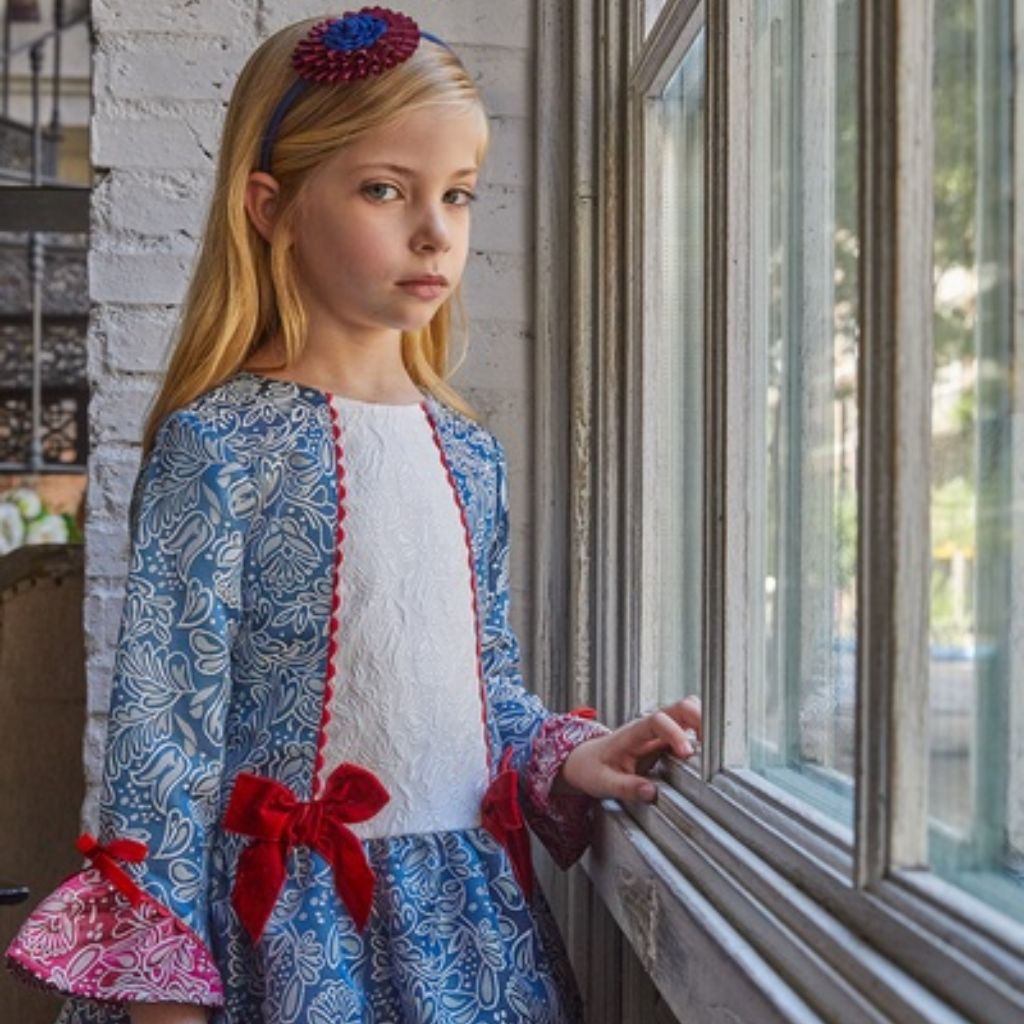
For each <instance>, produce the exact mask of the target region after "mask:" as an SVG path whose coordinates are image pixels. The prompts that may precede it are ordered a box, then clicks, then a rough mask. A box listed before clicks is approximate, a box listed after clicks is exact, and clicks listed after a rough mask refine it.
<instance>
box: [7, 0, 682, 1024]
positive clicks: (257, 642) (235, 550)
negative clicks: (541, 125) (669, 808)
mask: <svg viewBox="0 0 1024 1024" xmlns="http://www.w3.org/2000/svg"><path fill="white" fill-rule="evenodd" d="M486 146H487V120H486V116H485V113H484V110H483V107H482V105H481V102H480V98H479V96H478V94H477V91H476V89H475V88H474V86H473V83H472V81H471V79H470V77H469V76H468V74H467V73H466V71H465V69H464V68H463V66H462V65H461V64H460V62H459V60H458V58H457V57H456V56H455V55H454V54H453V53H452V52H451V50H450V49H449V48H448V47H447V46H446V44H445V43H443V42H442V41H441V40H439V39H437V38H435V37H434V36H431V35H429V34H428V33H426V32H421V31H420V30H419V29H418V27H417V26H416V24H415V23H414V22H413V21H412V20H411V19H410V18H408V17H407V16H405V15H402V14H400V13H397V12H394V11H390V10H387V9H384V8H378V7H373V8H364V9H363V10H362V11H360V12H359V13H358V14H346V15H345V16H344V17H341V18H336V19H328V20H326V21H322V22H303V23H299V24H296V25H292V26H290V27H288V28H285V29H283V30H282V31H281V32H279V33H277V34H276V35H275V36H274V37H272V38H271V39H269V40H268V41H267V42H266V43H264V44H263V45H262V46H261V47H260V48H259V49H258V50H257V51H256V52H255V54H253V56H252V57H251V58H250V60H249V62H248V64H247V65H246V67H245V69H244V70H243V72H242V74H241V76H240V78H239V81H238V84H237V86H236V88H235V90H234V95H233V96H232V99H231V104H230V108H229V110H228V113H227V119H226V124H225V129H224V137H223V148H222V152H221V155H220V163H219V167H218V176H217V182H216V189H215V193H214V198H213V203H212V207H211V211H210V216H209V222H208V226H207V230H206V233H205V236H204V242H203V249H202V253H201V255H200V258H199V261H198V265H197V268H196V272H195V276H194V279H193V281H192V284H191V288H190V291H189V294H188V297H187V301H186V303H185V308H184V314H183V320H182V325H181V329H180V333H179V340H178V343H177V346H176V348H175V351H174V353H173V356H172V358H171V361H170V365H169V369H168V372H167V375H166V379H165V381H164V384H163V388H162V390H161V391H160V394H159V396H158V398H157V401H156V404H155V406H154V409H153V411H152V413H151V416H150V419H149V421H148V423H147V425H146V431H145V437H144V443H143V460H142V464H141V467H140V470H139V475H138V478H137V481H136V486H135V489H134V492H133V495H132V503H131V508H130V513H129V518H130V524H131V542H132V543H131V557H130V564H129V576H128V582H127V589H126V593H125V601H124V610H123V613H122V619H121V626H120V633H119V637H118V645H117V651H116V658H115V670H114V678H113V693H112V700H111V707H110V719H109V731H108V736H107V747H106V759H105V767H104V776H103V786H102V792H101V812H100V830H99V837H98V839H94V838H93V837H91V836H89V835H85V836H82V837H81V839H80V840H79V848H80V849H81V851H82V852H83V854H84V855H85V856H86V857H87V858H88V864H87V866H86V867H85V869H84V870H82V871H81V872H79V873H77V874H75V875H73V876H72V877H71V878H69V879H67V880H66V881H65V882H64V883H63V884H62V885H60V886H59V887H58V888H57V890H56V891H55V892H54V893H52V894H51V895H50V896H49V897H47V898H46V899H45V900H44V901H43V902H42V904H41V905H40V906H39V907H38V908H37V909H36V910H35V911H34V912H33V914H32V915H31V916H30V918H29V919H28V920H27V921H26V923H25V924H24V926H23V927H22V929H21V931H20V933H19V935H18V936H17V937H16V939H15V941H14V942H13V943H12V944H11V946H10V948H9V949H8V951H7V959H8V963H9V964H10V965H11V966H12V967H13V968H14V969H15V970H16V971H17V972H18V973H19V974H20V975H21V976H23V977H25V978H27V979H28V980H31V981H34V982H36V983H39V984H42V985H45V986H47V987H50V988H52V989H54V990H56V991H58V992H61V993H64V994H66V995H68V996H70V997H71V998H70V999H69V1000H68V1001H67V1003H66V1004H65V1007H64V1011H63V1013H62V1015H61V1017H60V1020H61V1021H62V1022H64V1024H71V1022H75V1024H86V1022H107V1024H110V1022H128V1021H131V1022H134V1024H153V1022H162V1024H167V1022H174V1024H192V1022H203V1021H207V1020H212V1021H216V1022H222V1024H228V1022H230V1024H256V1022H260V1021H264V1022H268V1024H291V1022H295V1024H300V1022H301V1024H342V1022H378V1024H383V1022H389V1024H398V1022H426V1021H434V1022H443V1024H449V1022H450V1024H455V1022H466V1024H475V1022H498V1021H502V1022H523V1024H526V1022H529V1024H537V1022H542V1021H551V1022H563V1021H578V1020H580V1019H581V1007H580V1000H579V994H578V991H577V988H576V985H575V983H574V980H573V977H572V973H571V970H570V968H569V965H568V961H567V959H566V955H565V950H564V947H563V945H562V942H561V939H560V937H559V935H558V932H557V930H556V927H555V925H554V922H553V919H552V917H551V915H550V912H549V909H548V906H547V904H546V903H545V901H544V898H543V895H542V894H541V892H540V891H539V890H538V888H537V886H536V883H535V880H534V876H533V871H532V867H531V862H530V841H529V837H528V835H527V831H526V825H527V824H528V825H529V826H530V827H532V829H533V831H534V832H535V833H536V834H537V836H538V837H539V839H540V840H541V841H542V842H543V843H544V844H545V846H546V847H547V849H548V850H549V851H550V852H551V854H552V856H553V857H554V859H555V860H556V862H557V863H559V864H560V865H561V866H563V867H566V866H568V865H570V864H571V863H573V862H574V861H575V860H576V859H577V858H578V857H579V856H580V855H581V853H582V852H583V850H584V849H585V847H586V845H587V843H588V841H589V831H588V830H589V827H590V820H591V816H592V812H593V809H594V806H595V802H596V799H597V798H601V797H614V798H619V799H624V800H652V799H654V795H655V791H654V786H653V784H652V782H651V781H650V780H649V779H647V778H645V777H644V776H645V773H646V772H647V771H648V770H649V769H650V768H651V767H652V766H653V764H654V762H655V761H656V759H657V758H658V756H659V755H660V754H661V753H663V752H667V751H671V752H673V753H675V754H677V755H678V756H680V757H687V756H689V755H690V754H691V753H692V752H693V751H692V747H691V744H690V742H689V740H688V738H687V731H686V730H688V729H692V730H694V731H696V732H699V728H700V708H699V705H698V704H697V702H696V701H695V700H687V701H684V702H681V703H679V704H675V705H672V706H670V707H668V708H665V709H663V710H662V711H658V712H655V713H653V714H650V715H647V716H644V717H642V718H640V719H638V720H636V721H634V722H631V723H630V724H628V725H625V726H623V727H621V728H619V729H617V730H615V731H611V730H609V729H607V728H605V727H604V726H602V725H600V724H599V723H597V722H596V721H593V720H592V717H591V713H590V712H589V709H577V711H576V712H575V713H573V712H570V713H567V714H555V713H552V712H550V711H548V710H546V709H545V708H544V707H543V706H542V704H541V703H540V701H539V700H538V699H537V697H536V696H534V695H532V694H530V693H529V692H527V690H526V689H525V688H524V686H523V682H522V678H521V673H520V657H519V647H518V642H517V639H516V636H515V634H514V633H513V631H512V629H511V628H510V625H509V582H508V566H509V547H508V542H509V525H508V494H507V466H506V459H505V454H504V450H503V448H502V445H501V444H500V443H499V441H498V440H497V439H496V438H495V437H494V435H493V434H491V433H490V432H489V431H487V430H486V429H485V428H484V427H482V426H481V425H480V424H479V423H478V422H477V421H476V420H475V419H474V417H473V416H472V415H471V412H470V410H469V409H468V408H467V406H466V405H465V403H464V402H463V401H462V400H461V399H460V398H459V397H458V395H457V394H456V393H455V392H454V391H453V389H452V388H451V387H450V386H449V385H448V384H447V383H446V380H445V378H446V375H448V373H449V372H450V371H449V368H448V366H447V357H448V347H449V346H448V342H449V325H450V319H451V318H450V308H451V303H452V301H453V299H454V298H455V297H456V296H457V295H458V291H457V288H458V283H459V280H460V278H461V276H462V272H463V268H464V266H465V263H466V257H467V251H468V244H469V220H470V218H469V208H470V204H471V202H472V200H473V199H474V198H475V197H474V194H473V189H474V187H475V183H476V180H477V176H478V174H479V168H480V163H481V161H482V159H483V156H484V153H485V150H486Z"/></svg>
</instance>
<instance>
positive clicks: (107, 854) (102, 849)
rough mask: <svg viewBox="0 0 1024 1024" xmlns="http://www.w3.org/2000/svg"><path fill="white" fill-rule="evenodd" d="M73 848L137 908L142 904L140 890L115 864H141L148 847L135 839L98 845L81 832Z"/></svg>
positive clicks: (133, 880) (132, 879)
mask: <svg viewBox="0 0 1024 1024" xmlns="http://www.w3.org/2000/svg"><path fill="white" fill-rule="evenodd" d="M75 846H77V847H78V849H79V850H80V851H81V853H83V854H84V855H85V856H86V857H88V858H89V860H91V861H92V863H93V864H94V865H95V867H96V869H97V870H98V871H99V873H100V874H101V875H102V876H103V877H104V878H105V879H106V880H107V881H108V882H110V884H111V885H113V886H114V888H115V889H117V890H118V892H121V893H123V894H124V895H125V896H126V897H127V898H128V900H129V901H130V902H131V905H132V906H133V907H137V906H138V905H139V904H140V903H141V902H142V890H141V889H140V888H139V886H138V884H137V883H136V881H135V879H134V878H132V876H131V875H129V874H128V872H127V871H125V869H124V868H122V867H121V866H120V865H119V864H118V863H117V862H118V861H119V860H126V861H128V862H129V863H130V864H141V863H142V861H144V860H145V859H146V854H147V853H149V847H147V846H146V844H145V843H141V842H139V841H138V840H137V839H115V840H114V841H113V842H110V843H100V842H99V841H98V840H97V839H96V838H95V837H94V836H91V835H90V834H89V833H88V832H83V833H82V834H81V835H80V836H79V837H78V839H77V840H76V841H75Z"/></svg>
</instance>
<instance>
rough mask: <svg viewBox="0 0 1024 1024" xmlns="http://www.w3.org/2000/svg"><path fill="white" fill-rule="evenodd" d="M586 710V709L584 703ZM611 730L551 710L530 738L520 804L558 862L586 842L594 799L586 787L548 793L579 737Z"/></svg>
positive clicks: (564, 862) (575, 855) (564, 864)
mask: <svg viewBox="0 0 1024 1024" xmlns="http://www.w3.org/2000/svg"><path fill="white" fill-rule="evenodd" d="M587 710H589V709H587ZM610 731H611V730H610V729H609V728H608V727H607V726H605V725H602V724H601V723H600V722H596V721H593V720H591V719H590V718H589V717H584V716H583V715H582V714H581V713H579V712H575V713H574V712H570V713H568V714H564V715H552V716H551V717H550V718H548V719H547V721H545V722H544V724H543V725H542V726H541V728H540V732H539V733H538V734H537V737H536V738H535V739H534V741H533V750H532V752H531V755H530V760H529V762H528V763H527V766H526V771H525V773H524V774H525V778H526V801H525V802H524V807H523V810H524V812H525V814H526V819H527V821H528V822H529V823H530V827H531V828H532V829H533V831H534V832H535V833H536V834H537V837H538V838H539V839H540V841H541V842H542V843H543V844H544V846H545V847H546V848H547V850H548V852H549V853H550V854H551V856H552V858H553V859H554V861H555V863H556V864H557V865H558V866H559V867H561V868H568V867H570V866H571V865H572V864H574V863H575V862H576V861H577V860H578V859H579V858H580V857H581V856H582V855H583V851H584V850H586V848H587V846H588V845H589V844H590V838H591V831H592V828H593V818H594V808H595V806H596V804H597V801H596V800H595V799H594V798H593V797H590V796H587V795H586V794H585V793H576V792H573V793H563V794H557V795H555V794H552V792H551V787H552V786H553V785H554V782H555V778H556V777H557V776H558V772H559V770H560V769H561V767H562V765H563V764H564V763H565V759H566V758H567V757H568V756H569V754H571V753H572V751H573V750H575V749H576V747H578V746H579V745H580V744H581V743H585V742H586V741H587V740H590V739H594V738H595V737H597V736H604V735H606V734H607V733H609V732H610Z"/></svg>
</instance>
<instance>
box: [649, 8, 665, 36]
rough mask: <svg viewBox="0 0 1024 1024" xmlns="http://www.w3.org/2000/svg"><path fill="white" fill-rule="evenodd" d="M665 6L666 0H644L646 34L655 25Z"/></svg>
mask: <svg viewBox="0 0 1024 1024" xmlns="http://www.w3.org/2000/svg"><path fill="white" fill-rule="evenodd" d="M664 6H665V0H644V35H645V36H646V35H647V34H648V33H649V32H650V31H651V29H652V28H653V27H654V23H655V22H656V21H657V20H658V15H659V14H661V9H662V8H663V7H664Z"/></svg>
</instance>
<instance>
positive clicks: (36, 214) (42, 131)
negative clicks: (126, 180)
mask: <svg viewBox="0 0 1024 1024" xmlns="http://www.w3.org/2000/svg"><path fill="white" fill-rule="evenodd" d="M69 8H71V9H69ZM15 14H18V15H20V17H17V18H16V17H15V16H14V15H15ZM39 17H40V16H39V11H38V4H31V3H26V2H24V0H23V2H21V3H19V4H12V3H11V2H10V0H9V2H8V3H7V4H6V5H5V7H4V12H3V54H2V59H3V69H2V71H3V74H2V86H0V129H2V131H3V132H4V133H5V134H4V137H5V139H6V140H7V141H8V143H9V145H8V147H7V151H8V153H9V154H16V146H17V144H18V142H19V140H20V141H22V142H25V143H29V144H30V158H29V160H28V167H27V168H25V167H18V166H13V164H16V163H17V162H18V160H17V157H16V156H15V155H12V156H10V157H9V159H10V161H11V163H12V166H4V163H5V161H2V160H0V230H6V231H26V230H27V231H28V271H29V289H30V296H31V298H30V305H31V322H32V382H31V398H30V406H31V414H32V426H31V435H30V440H29V446H28V462H27V464H24V465H22V464H14V463H7V462H5V463H2V464H0V470H8V471H10V470H22V471H26V470H27V471H28V472H30V473H38V472H40V471H41V470H43V469H45V470H46V471H47V472H60V471H61V470H62V468H63V469H64V470H65V471H67V470H80V468H81V467H80V464H78V462H77V460H76V464H74V465H69V464H61V463H54V462H46V461H44V458H43V439H42V404H43V394H42V391H43V384H42V349H43V275H44V272H45V266H46V240H45V238H44V237H43V234H42V233H43V232H81V231H87V230H88V224H89V192H90V190H89V188H88V187H82V186H75V185H71V184H69V183H66V182H61V181H60V179H59V177H58V173H57V150H58V146H59V143H60V141H61V139H62V137H63V135H62V130H61V115H60V105H61V82H62V75H61V70H62V62H61V56H62V43H63V37H64V33H65V32H66V31H67V30H68V29H70V28H72V27H73V26H75V25H78V24H80V23H82V22H87V21H88V18H89V4H88V2H85V3H75V4H70V5H69V4H68V3H66V2H65V0H54V5H53V24H52V26H50V27H49V28H47V29H46V30H45V31H43V32H41V33H39V34H38V35H36V36H34V37H33V38H31V39H29V40H27V41H26V42H23V43H21V44H19V45H18V46H17V47H12V45H11V23H12V21H15V20H20V21H25V20H39ZM49 46H52V48H53V69H52V85H51V96H52V103H51V107H50V118H49V123H48V124H46V125H44V123H43V114H42V87H43V62H44V57H45V55H46V50H47V47H49ZM26 51H27V53H28V57H29V72H30V76H31V120H30V123H29V124H24V123H23V122H19V121H16V120H14V119H13V118H12V117H11V116H10V107H11V103H10V100H11V62H12V60H13V58H14V57H16V56H18V55H19V54H21V53H24V52H26ZM81 443H82V442H81V439H80V445H81ZM79 451H80V452H81V451H82V448H81V446H79Z"/></svg>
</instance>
